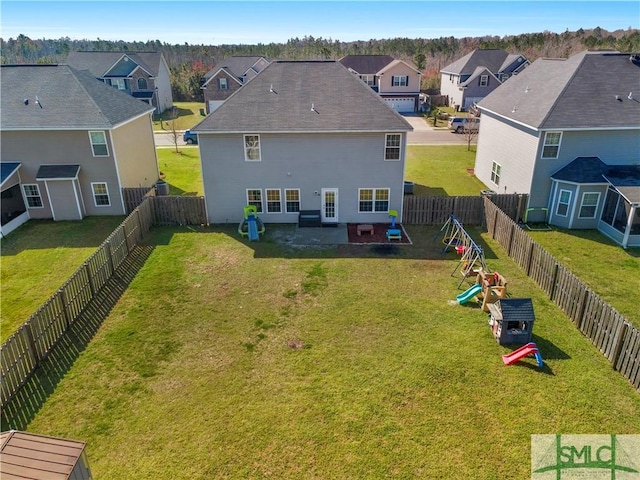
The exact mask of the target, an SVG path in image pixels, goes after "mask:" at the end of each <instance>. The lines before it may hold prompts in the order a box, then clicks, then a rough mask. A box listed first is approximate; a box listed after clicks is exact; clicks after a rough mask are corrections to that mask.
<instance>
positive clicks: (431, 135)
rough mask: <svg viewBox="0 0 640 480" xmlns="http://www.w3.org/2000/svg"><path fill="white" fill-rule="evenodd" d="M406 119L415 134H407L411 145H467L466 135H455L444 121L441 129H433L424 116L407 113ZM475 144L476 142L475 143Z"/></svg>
mask: <svg viewBox="0 0 640 480" xmlns="http://www.w3.org/2000/svg"><path fill="white" fill-rule="evenodd" d="M402 116H403V117H404V119H405V120H406V121H407V122H409V124H411V126H412V127H413V132H409V133H407V143H408V144H409V145H466V144H467V139H466V136H465V135H460V134H457V133H453V132H452V131H451V130H449V129H448V128H447V126H446V123H445V121H444V120H440V121H439V125H442V126H441V127H437V128H434V127H431V126H429V125H428V124H427V121H426V120H425V118H424V117H423V116H422V115H418V114H416V113H405V114H403V115H402ZM474 143H475V142H474Z"/></svg>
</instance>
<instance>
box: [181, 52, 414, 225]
mask: <svg viewBox="0 0 640 480" xmlns="http://www.w3.org/2000/svg"><path fill="white" fill-rule="evenodd" d="M310 79H313V81H309V80H310ZM336 85H339V86H340V95H336ZM411 130H412V127H411V126H410V125H409V123H407V121H406V120H405V119H404V118H402V116H401V115H399V114H398V113H397V112H395V111H394V110H392V109H391V108H389V107H388V105H387V104H386V103H385V102H384V101H383V100H382V99H381V98H380V96H379V95H378V94H376V93H375V92H374V91H373V90H372V89H371V88H370V87H368V86H367V85H365V84H364V83H363V82H362V81H361V80H360V79H359V78H358V77H356V76H355V75H353V74H352V73H350V72H349V71H348V70H347V69H346V68H345V67H344V66H343V65H342V64H340V63H339V62H336V61H273V62H271V63H270V64H269V66H267V67H266V68H265V69H264V70H263V71H262V72H260V73H259V74H258V75H257V76H256V77H255V78H254V79H253V80H252V81H251V82H250V83H248V84H247V85H245V86H244V87H242V89H240V90H239V91H238V92H237V93H236V94H234V95H233V96H231V97H230V98H229V99H228V100H227V101H226V102H224V103H223V104H222V105H221V106H220V107H218V108H217V109H216V110H215V111H214V112H213V113H211V114H210V115H208V116H207V117H206V118H205V119H203V120H202V121H201V122H200V123H199V124H198V125H196V127H194V128H193V129H192V131H194V132H196V133H197V134H198V139H199V142H198V143H199V148H200V159H201V168H202V178H203V183H204V190H205V199H206V206H207V212H208V218H209V222H211V223H229V222H230V223H234V222H237V221H239V220H240V219H241V218H242V215H243V208H244V207H245V206H246V205H254V206H255V207H256V208H257V211H258V214H259V215H260V218H261V219H262V220H263V222H264V223H296V222H298V219H299V218H298V217H299V212H300V211H301V210H316V211H320V213H321V219H322V222H323V223H324V224H337V223H349V222H363V223H378V222H388V221H389V216H388V214H389V210H397V211H398V212H402V204H403V194H404V165H405V153H406V142H407V132H409V131H411ZM401 215H402V214H401V213H400V218H401Z"/></svg>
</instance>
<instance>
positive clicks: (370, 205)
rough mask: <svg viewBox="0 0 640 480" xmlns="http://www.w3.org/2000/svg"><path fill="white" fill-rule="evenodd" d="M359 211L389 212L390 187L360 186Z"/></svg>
mask: <svg viewBox="0 0 640 480" xmlns="http://www.w3.org/2000/svg"><path fill="white" fill-rule="evenodd" d="M358 211H359V212H360V213H363V212H388V211H389V189H388V188H360V189H359V190H358Z"/></svg>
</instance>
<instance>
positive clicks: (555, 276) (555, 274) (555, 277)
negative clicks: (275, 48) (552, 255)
mask: <svg viewBox="0 0 640 480" xmlns="http://www.w3.org/2000/svg"><path fill="white" fill-rule="evenodd" d="M559 267H560V265H559V264H558V262H556V264H555V267H554V268H553V275H551V288H550V291H549V299H550V300H554V301H555V298H554V295H555V294H556V282H557V281H558V270H559V269H560V268H559ZM557 303H558V302H556V305H557Z"/></svg>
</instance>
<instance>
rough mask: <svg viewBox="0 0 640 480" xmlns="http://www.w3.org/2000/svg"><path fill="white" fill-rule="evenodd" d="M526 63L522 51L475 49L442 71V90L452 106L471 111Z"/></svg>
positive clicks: (527, 62)
mask: <svg viewBox="0 0 640 480" xmlns="http://www.w3.org/2000/svg"><path fill="white" fill-rule="evenodd" d="M527 65H529V61H528V60H527V59H526V58H525V57H524V56H523V55H520V54H510V53H507V52H505V51H504V50H494V49H487V50H474V51H472V52H471V53H468V54H467V55H465V56H464V57H462V58H460V59H458V60H456V61H455V62H453V63H451V64H449V65H447V66H446V67H444V68H443V69H442V70H440V73H441V80H440V93H441V94H442V95H447V96H448V100H449V106H450V107H454V108H456V109H457V110H468V109H469V107H470V106H472V105H473V104H475V103H478V102H479V101H480V100H482V99H483V98H484V97H486V96H487V95H489V94H490V93H491V92H493V91H494V90H495V89H496V88H498V87H499V86H500V85H502V83H503V82H504V81H505V80H507V79H508V78H509V77H511V76H513V75H517V74H518V73H520V71H522V70H523V69H524V68H525V67H526V66H527Z"/></svg>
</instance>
